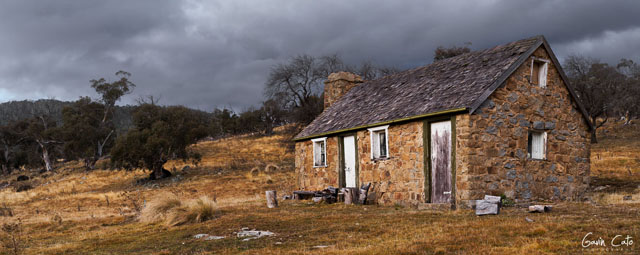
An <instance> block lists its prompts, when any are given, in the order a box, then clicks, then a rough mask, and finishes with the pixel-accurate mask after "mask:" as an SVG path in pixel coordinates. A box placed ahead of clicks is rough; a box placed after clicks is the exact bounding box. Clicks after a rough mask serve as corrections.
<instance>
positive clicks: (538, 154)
mask: <svg viewBox="0 0 640 255" xmlns="http://www.w3.org/2000/svg"><path fill="white" fill-rule="evenodd" d="M531 138H532V141H531V145H532V148H531V157H532V158H535V159H542V158H543V157H544V155H543V154H544V149H543V146H544V139H543V135H542V133H533V134H532V136H531Z"/></svg>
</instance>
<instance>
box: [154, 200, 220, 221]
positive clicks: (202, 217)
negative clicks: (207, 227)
mask: <svg viewBox="0 0 640 255" xmlns="http://www.w3.org/2000/svg"><path fill="white" fill-rule="evenodd" d="M215 217H216V204H215V202H214V201H213V200H211V199H210V198H209V197H207V196H202V197H199V198H197V199H194V200H191V201H189V202H188V203H186V204H184V205H182V206H180V207H175V208H174V209H173V210H169V212H168V215H167V218H166V221H165V224H166V225H168V226H179V225H184V224H187V223H199V222H205V221H208V220H211V219H214V218H215Z"/></svg>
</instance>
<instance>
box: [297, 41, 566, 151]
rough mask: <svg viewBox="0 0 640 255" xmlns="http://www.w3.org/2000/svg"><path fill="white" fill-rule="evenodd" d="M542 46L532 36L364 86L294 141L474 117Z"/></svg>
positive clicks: (342, 100)
mask: <svg viewBox="0 0 640 255" xmlns="http://www.w3.org/2000/svg"><path fill="white" fill-rule="evenodd" d="M543 43H545V44H546V42H545V40H544V37H542V36H536V37H532V38H527V39H523V40H519V41H515V42H511V43H507V44H504V45H500V46H496V47H493V48H490V49H486V50H482V51H475V52H470V53H466V54H463V55H459V56H456V57H452V58H448V59H444V60H440V61H436V62H434V63H432V64H430V65H427V66H423V67H419V68H415V69H411V70H407V71H404V72H400V73H397V74H394V75H390V76H386V77H383V78H381V79H377V80H372V81H367V82H364V83H362V84H360V85H358V86H357V87H354V88H353V89H351V90H350V91H349V92H347V93H346V94H345V95H344V96H343V97H342V98H340V99H339V100H338V101H337V102H335V103H334V104H333V105H331V107H329V108H328V109H325V110H324V112H322V113H321V114H320V115H319V116H318V117H317V118H316V119H315V120H314V121H313V122H311V124H309V125H308V126H307V127H305V128H304V129H303V130H302V132H300V133H299V134H298V135H297V136H296V137H295V139H296V140H299V139H304V138H310V137H313V136H318V135H322V134H327V133H332V132H336V131H341V130H347V129H353V128H357V127H364V126H368V125H369V126H370V125H372V124H376V123H384V122H388V121H392V120H398V119H405V118H411V117H414V116H420V115H425V114H429V113H435V112H441V111H446V110H452V109H460V108H462V109H466V110H469V111H471V112H473V111H474V110H475V108H477V107H478V106H479V105H480V103H482V101H484V100H485V99H486V98H487V97H488V96H489V95H490V94H491V93H493V90H495V89H496V88H497V87H498V86H499V85H500V84H502V82H503V81H504V80H505V79H506V78H508V76H509V75H510V74H511V73H512V72H513V71H514V70H515V68H517V67H518V66H520V64H521V63H522V62H523V61H524V59H526V58H528V56H529V55H530V54H531V53H533V51H534V50H535V49H537V48H538V47H539V46H540V45H542V44H543ZM553 58H554V60H555V57H553ZM556 61H557V60H556ZM516 62H518V63H516ZM558 66H559V65H558ZM498 83H499V84H498ZM571 92H572V91H571ZM572 94H573V92H572Z"/></svg>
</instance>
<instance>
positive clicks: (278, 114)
mask: <svg viewBox="0 0 640 255" xmlns="http://www.w3.org/2000/svg"><path fill="white" fill-rule="evenodd" d="M284 117H285V111H284V109H283V107H282V105H281V104H280V103H279V102H278V101H275V100H273V99H269V100H267V101H264V102H262V107H261V108H260V119H261V121H262V123H263V131H264V134H265V135H271V134H273V128H274V127H275V126H277V125H279V124H281V123H283V122H284Z"/></svg>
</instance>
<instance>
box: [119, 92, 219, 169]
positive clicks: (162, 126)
mask: <svg viewBox="0 0 640 255" xmlns="http://www.w3.org/2000/svg"><path fill="white" fill-rule="evenodd" d="M133 124H134V128H132V129H131V130H129V132H127V133H126V134H125V135H123V136H120V137H118V139H117V140H116V144H115V146H114V148H113V149H112V151H111V162H112V164H113V166H114V167H123V168H126V169H131V168H146V169H149V170H151V171H152V172H151V175H150V179H151V180H155V179H160V178H164V177H168V176H170V175H171V173H170V172H169V171H167V170H165V169H164V167H163V166H164V164H165V163H166V162H167V161H168V160H171V159H181V160H183V161H186V160H189V159H192V160H195V161H197V160H199V159H200V156H199V155H198V154H197V153H194V152H193V151H191V150H189V145H192V144H195V143H196V142H197V141H198V140H199V139H202V138H204V137H206V136H207V127H206V126H207V118H205V117H203V115H202V114H200V113H198V112H196V111H194V110H191V109H188V108H186V107H183V106H171V107H161V106H157V105H152V104H143V105H140V106H139V107H138V108H137V109H136V110H135V111H134V114H133Z"/></svg>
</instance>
